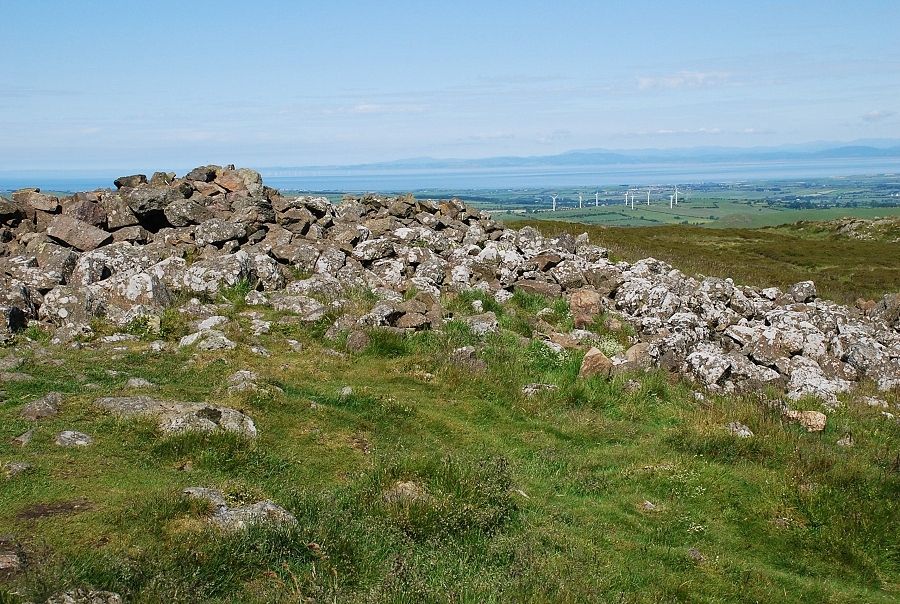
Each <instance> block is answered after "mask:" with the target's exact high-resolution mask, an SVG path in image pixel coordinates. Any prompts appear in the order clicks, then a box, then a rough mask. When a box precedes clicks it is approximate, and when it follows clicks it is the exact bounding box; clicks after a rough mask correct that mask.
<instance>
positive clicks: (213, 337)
mask: <svg viewBox="0 0 900 604" xmlns="http://www.w3.org/2000/svg"><path fill="white" fill-rule="evenodd" d="M236 347H237V344H235V343H234V342H232V341H231V340H229V339H228V338H227V337H225V334H223V333H216V334H210V335H208V336H207V337H206V338H204V339H203V340H201V341H200V343H199V344H198V345H197V348H198V349H199V350H203V351H206V352H213V351H216V350H234V349H235V348H236Z"/></svg>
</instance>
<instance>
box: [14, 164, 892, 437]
mask: <svg viewBox="0 0 900 604" xmlns="http://www.w3.org/2000/svg"><path fill="white" fill-rule="evenodd" d="M115 184H116V189H115V190H104V191H93V192H87V193H79V194H76V195H73V196H71V197H66V198H61V199H60V198H57V197H53V196H48V195H45V194H43V193H41V192H40V191H39V190H36V189H27V190H22V191H17V192H16V193H15V194H13V195H12V199H11V200H7V199H3V200H0V340H5V339H9V338H11V337H12V336H13V334H14V333H15V332H16V331H17V330H20V329H22V328H23V327H25V326H26V325H27V324H28V323H29V321H41V322H43V323H45V324H48V325H52V326H53V327H54V328H56V329H57V330H58V332H57V337H56V338H55V340H54V341H65V340H66V339H67V338H70V337H72V336H73V335H79V334H85V333H90V323H91V321H92V319H94V318H96V317H106V319H107V320H110V321H112V322H114V323H117V324H120V325H125V324H127V323H129V322H131V321H134V320H136V319H139V318H141V317H153V316H157V315H160V314H161V313H162V312H163V311H164V310H165V309H166V308H167V307H168V306H169V305H170V304H171V302H172V300H174V299H176V297H177V296H178V295H180V294H182V295H183V294H188V295H196V296H200V297H204V296H207V297H211V296H215V295H218V293H219V292H222V290H224V289H227V288H232V289H235V288H238V286H240V287H248V286H249V287H250V288H251V289H252V290H253V291H251V293H250V294H249V295H248V296H247V298H246V300H247V303H248V304H254V305H256V304H268V305H271V306H272V307H273V308H275V309H276V310H278V311H280V312H281V313H284V314H285V315H288V316H291V317H293V319H294V320H297V321H306V322H320V321H328V322H329V323H331V324H332V327H331V329H330V330H329V334H336V333H339V332H341V331H343V332H347V333H357V334H359V333H360V330H362V329H367V328H372V327H383V328H389V329H398V330H401V331H413V330H421V329H430V328H435V327H440V326H441V325H443V323H444V322H445V321H446V320H447V319H449V318H452V313H450V312H448V310H447V309H446V308H445V307H444V306H443V304H442V302H441V301H442V297H444V296H446V295H448V294H453V293H456V292H461V291H465V290H470V289H475V290H479V291H481V292H484V294H486V295H489V296H493V297H494V298H495V299H496V300H497V301H498V302H499V303H503V302H505V301H507V300H508V299H509V298H510V297H511V296H512V294H513V293H514V292H516V291H520V292H523V293H525V294H539V295H541V296H546V297H549V298H552V297H558V296H564V297H566V298H567V299H568V301H569V303H570V307H571V310H572V315H573V320H574V324H575V327H576V328H587V329H591V328H592V325H593V323H594V321H595V320H596V319H597V318H598V316H599V315H600V314H601V313H605V314H606V315H607V320H608V321H617V322H627V323H630V324H631V326H632V327H633V329H634V333H635V337H634V340H635V341H637V342H639V348H635V349H633V350H630V351H629V353H628V354H626V355H617V354H615V352H614V351H613V352H611V351H609V350H606V349H604V352H607V353H609V356H605V355H604V357H603V358H605V359H606V361H608V363H607V362H605V361H604V362H602V363H599V364H597V367H594V368H592V369H591V371H593V372H595V373H594V374H595V375H596V374H601V375H607V374H618V373H621V372H622V371H633V370H639V369H641V368H644V367H648V366H660V367H664V368H667V369H670V370H672V371H677V372H680V373H683V374H685V375H688V376H690V377H692V378H693V379H695V380H697V381H698V382H700V383H702V384H703V385H705V386H706V387H707V388H709V389H710V390H714V391H721V392H734V391H740V390H756V389H760V388H763V387H773V388H780V389H784V391H785V392H786V393H787V394H788V396H789V397H790V398H791V399H795V400H798V399H802V398H804V397H807V396H813V397H818V398H821V399H823V400H825V401H826V402H827V403H829V404H832V405H833V404H836V402H837V397H838V396H839V395H840V394H841V393H843V392H846V391H847V390H848V389H850V388H851V387H852V386H853V385H854V384H855V383H856V382H858V381H860V380H871V381H872V382H873V383H874V384H875V385H876V386H877V387H878V388H881V389H890V388H896V387H898V386H900V302H898V300H900V298H898V294H888V295H886V296H885V297H884V298H883V299H882V300H880V301H878V302H873V303H871V304H866V305H865V306H864V307H860V308H848V307H845V306H840V305H838V304H835V303H833V302H830V301H827V300H823V299H821V298H819V297H818V294H817V291H816V288H815V284H814V283H812V282H811V281H805V282H801V283H798V284H796V285H795V286H793V287H791V288H789V289H788V290H787V291H780V290H778V289H776V288H766V289H761V288H756V287H748V286H741V285H737V284H735V283H734V282H732V281H731V280H730V279H721V278H715V277H707V278H695V277H691V276H689V275H685V274H684V273H682V272H680V271H678V270H676V269H674V268H673V267H672V266H670V265H668V264H666V263H664V262H660V261H658V260H655V259H652V258H647V259H645V260H641V261H639V262H636V263H633V264H629V263H626V262H611V261H610V260H609V259H608V256H607V253H606V250H605V249H603V248H602V247H599V246H596V245H593V244H591V242H590V241H589V240H588V237H587V235H580V236H577V237H576V236H573V235H570V234H562V235H558V236H555V237H544V236H542V235H541V234H540V233H539V232H538V231H537V230H535V229H533V228H530V227H525V228H522V229H519V230H512V229H508V228H504V227H503V226H502V225H500V224H499V223H497V222H496V221H494V220H492V219H491V218H490V216H488V215H487V214H485V213H482V212H479V211H477V210H474V209H472V208H471V207H468V206H466V205H465V204H463V203H461V202H460V201H458V200H444V201H429V200H418V199H413V198H411V197H381V196H376V195H363V196H348V197H345V199H344V200H343V201H342V202H341V203H340V204H336V205H333V204H331V203H330V202H329V201H328V200H327V199H325V198H323V197H308V196H300V197H286V196H284V195H282V194H281V193H279V192H278V191H276V190H274V189H271V188H269V187H266V186H265V185H264V184H263V182H262V179H261V178H260V176H259V174H257V173H256V172H253V171H252V170H246V169H236V168H235V167H234V166H225V167H222V166H202V167H200V168H197V169H195V170H192V171H191V172H189V173H188V174H187V175H185V176H184V177H181V178H178V177H176V175H174V174H165V173H157V174H155V175H153V176H152V177H151V178H149V179H148V178H146V177H145V176H142V175H132V176H126V177H122V178H119V179H117V180H116V183H115ZM359 292H365V293H366V295H368V296H374V297H375V299H376V302H375V303H374V304H373V305H372V306H371V307H370V308H369V309H368V310H367V311H366V312H364V313H363V314H361V315H352V314H348V313H350V311H349V310H348V309H349V308H351V307H353V305H352V304H351V303H350V299H351V298H353V294H355V293H359ZM476 313H477V314H475V315H474V316H467V317H464V321H465V323H467V324H468V328H469V330H470V331H471V332H473V333H474V334H475V335H478V336H480V337H490V335H491V334H492V333H494V332H496V331H498V330H500V329H501V326H500V322H499V321H498V318H497V316H496V315H495V314H494V313H492V312H484V309H483V308H479V309H476ZM580 331H584V330H580ZM574 333H575V332H573V334H574ZM584 333H586V334H587V337H586V338H585V337H581V336H579V337H578V338H574V339H573V337H574V336H573V337H569V334H562V335H559V334H556V335H554V337H555V338H556V339H555V340H553V338H550V337H549V336H550V334H547V336H548V337H547V339H548V340H553V342H551V343H556V342H563V343H564V344H565V343H568V342H569V341H570V340H571V341H572V342H575V343H574V344H573V346H575V347H578V346H579V344H578V342H580V341H582V340H589V339H590V335H591V334H590V332H589V331H585V332H584ZM357 339H358V337H357ZM182 344H183V345H185V346H197V348H198V349H200V350H207V351H212V350H222V349H229V348H234V347H235V346H237V344H236V343H235V342H233V341H231V340H230V339H228V338H227V337H226V336H225V334H224V332H220V331H217V330H215V329H212V328H208V329H200V330H199V331H197V332H196V334H192V335H191V336H188V337H187V339H186V340H185V341H183V342H182ZM556 345H558V346H562V347H570V346H568V344H567V345H566V346H563V345H561V344H556ZM461 350H462V349H461ZM470 356H471V358H469V360H468V361H466V362H469V361H472V362H473V363H474V362H476V361H477V362H478V363H482V361H481V360H480V359H478V358H477V357H475V356H474V355H470ZM595 361H602V359H600V357H598V356H597V355H596V354H594V355H592V356H591V358H590V359H589V362H591V363H595ZM454 362H455V361H454ZM476 364H477V363H476ZM196 411H197V410H185V413H187V414H188V415H190V413H195V412H196ZM191 421H194V420H191ZM213 423H215V422H213ZM216 425H217V426H218V424H216Z"/></svg>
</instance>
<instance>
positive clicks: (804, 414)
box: [784, 409, 828, 432]
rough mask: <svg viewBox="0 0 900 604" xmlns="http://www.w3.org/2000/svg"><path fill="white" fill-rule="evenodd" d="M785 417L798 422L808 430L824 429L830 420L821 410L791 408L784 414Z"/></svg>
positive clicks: (819, 430) (817, 430)
mask: <svg viewBox="0 0 900 604" xmlns="http://www.w3.org/2000/svg"><path fill="white" fill-rule="evenodd" d="M784 417H785V419H787V420H788V421H792V422H797V423H798V424H800V425H801V426H803V427H804V428H806V431H807V432H821V431H823V430H824V429H825V423H826V422H827V421H828V416H827V415H825V414H824V413H822V412H820V411H794V410H791V409H789V410H788V411H787V412H786V413H785V414H784Z"/></svg>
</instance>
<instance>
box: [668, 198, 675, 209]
mask: <svg viewBox="0 0 900 604" xmlns="http://www.w3.org/2000/svg"><path fill="white" fill-rule="evenodd" d="M674 199H675V196H674V195H669V209H672V202H673V200H674Z"/></svg>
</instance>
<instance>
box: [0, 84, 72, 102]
mask: <svg viewBox="0 0 900 604" xmlns="http://www.w3.org/2000/svg"><path fill="white" fill-rule="evenodd" d="M76 94H79V91H77V90H64V89H57V88H32V87H29V86H17V85H15V84H8V83H7V84H4V83H2V82H0V99H34V98H39V97H61V96H71V95H76Z"/></svg>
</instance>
